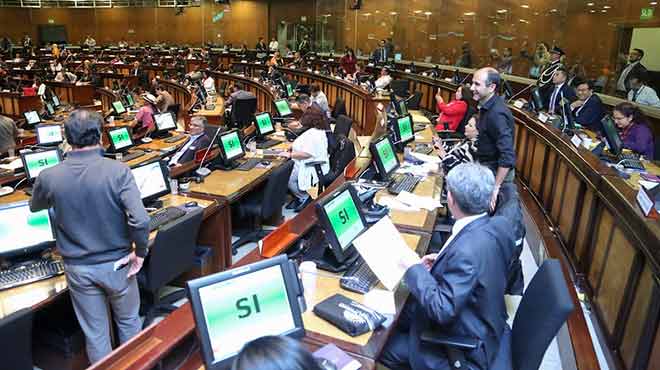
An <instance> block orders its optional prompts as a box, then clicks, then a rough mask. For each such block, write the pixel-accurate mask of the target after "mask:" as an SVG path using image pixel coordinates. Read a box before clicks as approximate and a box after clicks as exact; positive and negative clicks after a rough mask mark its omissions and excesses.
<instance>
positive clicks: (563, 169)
mask: <svg viewBox="0 0 660 370" xmlns="http://www.w3.org/2000/svg"><path fill="white" fill-rule="evenodd" d="M567 172H568V167H567V165H566V162H565V161H564V160H559V167H558V169H557V177H555V178H554V181H555V185H554V194H553V198H552V209H551V211H550V218H551V219H552V222H553V223H554V224H555V225H557V224H559V211H560V210H561V207H562V205H563V204H562V202H563V198H564V192H565V191H566V174H567Z"/></svg>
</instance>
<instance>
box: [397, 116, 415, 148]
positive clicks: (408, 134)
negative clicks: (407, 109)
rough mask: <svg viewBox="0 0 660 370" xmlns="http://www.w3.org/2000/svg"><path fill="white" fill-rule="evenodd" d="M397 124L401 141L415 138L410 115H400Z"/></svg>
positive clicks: (404, 141)
mask: <svg viewBox="0 0 660 370" xmlns="http://www.w3.org/2000/svg"><path fill="white" fill-rule="evenodd" d="M396 124H397V126H398V127H399V140H400V141H401V142H403V143H406V142H408V141H411V140H413V139H414V136H415V134H414V132H413V125H412V120H411V119H410V116H404V117H399V118H398V119H397V120H396Z"/></svg>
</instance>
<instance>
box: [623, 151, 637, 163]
mask: <svg viewBox="0 0 660 370" xmlns="http://www.w3.org/2000/svg"><path fill="white" fill-rule="evenodd" d="M626 159H639V156H638V155H637V154H635V153H621V154H619V160H620V161H623V160H626Z"/></svg>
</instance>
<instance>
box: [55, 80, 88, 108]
mask: <svg viewBox="0 0 660 370" xmlns="http://www.w3.org/2000/svg"><path fill="white" fill-rule="evenodd" d="M44 83H45V84H46V85H48V86H49V87H51V88H52V89H53V90H55V94H56V95H57V96H58V97H59V98H60V100H62V101H63V102H67V103H69V104H71V105H73V104H78V105H92V104H94V92H95V87H94V86H92V85H90V84H85V85H77V84H75V83H69V82H57V81H45V82H44Z"/></svg>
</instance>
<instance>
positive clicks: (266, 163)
mask: <svg viewBox="0 0 660 370" xmlns="http://www.w3.org/2000/svg"><path fill="white" fill-rule="evenodd" d="M261 164H262V165H264V166H270V161H261Z"/></svg>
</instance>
